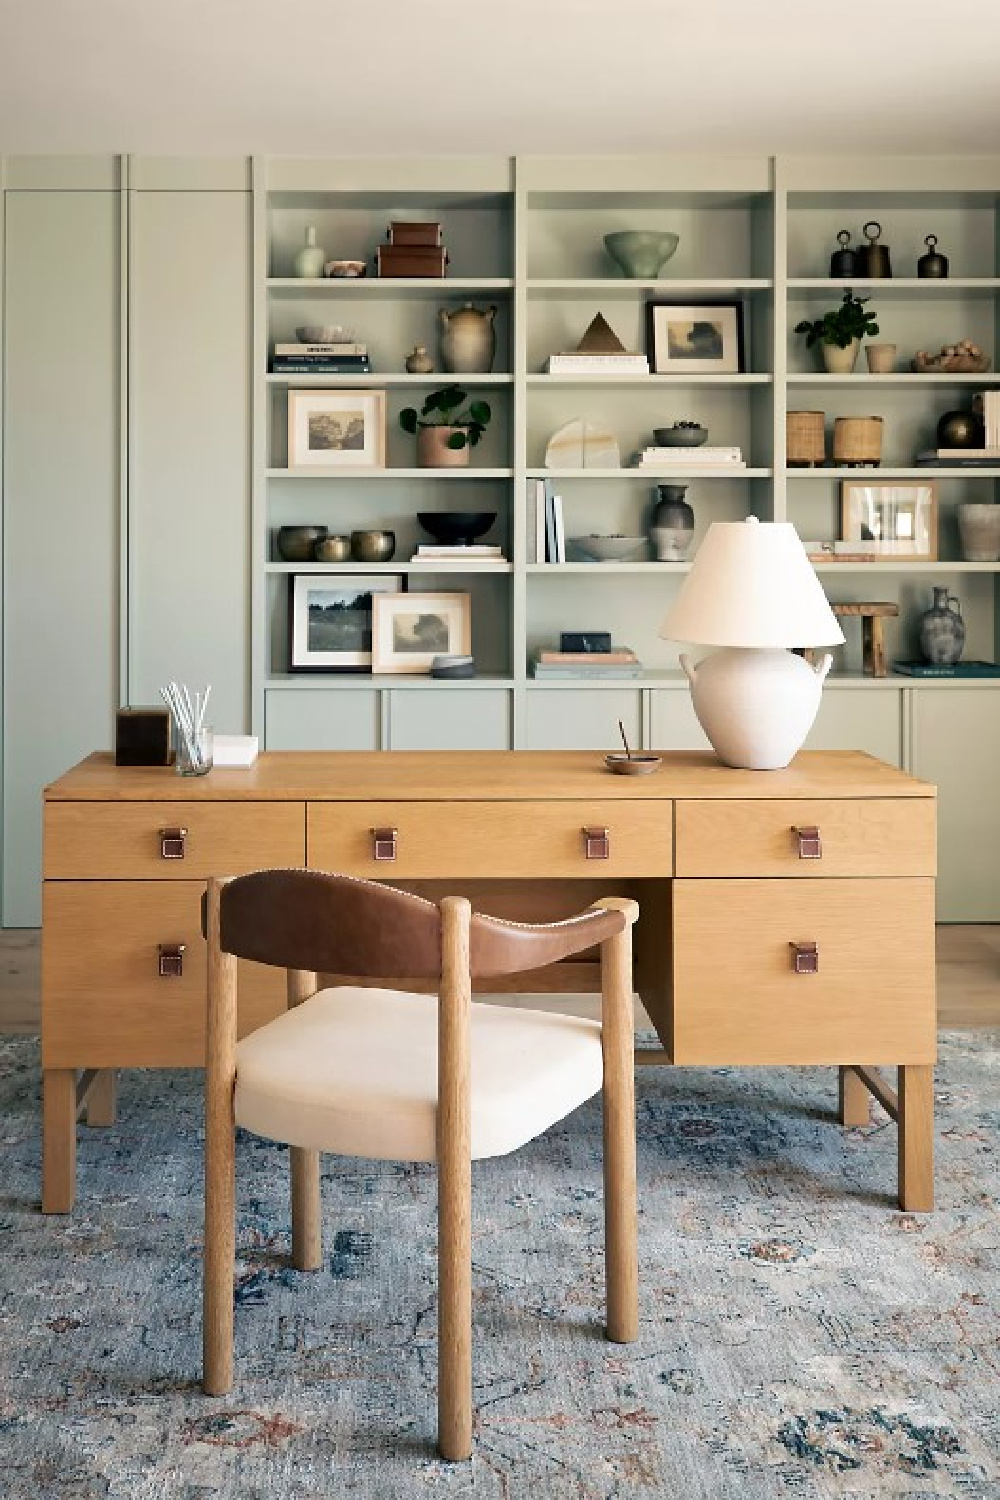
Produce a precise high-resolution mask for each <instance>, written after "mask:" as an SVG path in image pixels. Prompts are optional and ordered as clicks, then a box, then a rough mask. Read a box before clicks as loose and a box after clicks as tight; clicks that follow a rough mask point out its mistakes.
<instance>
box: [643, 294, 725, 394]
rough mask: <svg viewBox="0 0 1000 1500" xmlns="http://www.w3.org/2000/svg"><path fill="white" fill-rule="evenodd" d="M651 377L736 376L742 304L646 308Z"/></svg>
mask: <svg viewBox="0 0 1000 1500" xmlns="http://www.w3.org/2000/svg"><path fill="white" fill-rule="evenodd" d="M646 353H647V354H648V356H649V363H650V368H651V369H652V371H653V374H654V375H736V374H739V373H741V372H742V371H743V370H744V368H745V365H744V348H743V304H742V302H702V303H675V302H664V301H660V300H650V301H648V302H647V303H646Z"/></svg>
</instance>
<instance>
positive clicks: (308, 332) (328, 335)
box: [275, 323, 357, 353]
mask: <svg viewBox="0 0 1000 1500" xmlns="http://www.w3.org/2000/svg"><path fill="white" fill-rule="evenodd" d="M295 337H296V338H297V339H298V341H299V343H300V344H322V345H331V344H332V345H333V346H334V347H335V348H340V349H347V348H350V349H353V348H356V347H357V339H356V337H355V335H354V332H353V330H352V329H350V328H343V327H342V326H341V325H340V324H339V323H304V324H302V326H301V327H300V328H296V330H295ZM279 347H280V348H282V349H284V347H285V346H284V345H283V344H282V345H276V346H275V353H277V350H278V348H279Z"/></svg>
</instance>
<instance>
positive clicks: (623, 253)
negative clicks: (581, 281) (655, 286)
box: [604, 229, 680, 281]
mask: <svg viewBox="0 0 1000 1500" xmlns="http://www.w3.org/2000/svg"><path fill="white" fill-rule="evenodd" d="M679 243H680V236H679V235H676V234H671V232H670V231H669V230H662V231H659V232H658V231H656V230H653V229H619V230H616V231H615V232H614V233H613V234H606V235H605V236H604V246H605V249H606V250H607V252H608V254H609V255H610V256H611V259H612V260H613V261H614V263H615V265H616V266H618V267H619V268H620V270H621V271H622V272H623V273H624V274H625V275H626V276H627V277H629V278H630V279H631V280H633V281H655V280H656V278H657V277H658V276H659V274H660V271H661V270H662V269H663V267H664V266H665V265H666V263H667V261H668V260H669V259H670V257H671V256H672V255H673V253H674V251H675V250H676V249H677V246H678V244H679Z"/></svg>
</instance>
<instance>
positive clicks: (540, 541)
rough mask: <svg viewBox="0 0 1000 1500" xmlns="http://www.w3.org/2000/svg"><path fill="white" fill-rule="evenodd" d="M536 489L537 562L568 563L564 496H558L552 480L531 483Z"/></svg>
mask: <svg viewBox="0 0 1000 1500" xmlns="http://www.w3.org/2000/svg"><path fill="white" fill-rule="evenodd" d="M531 483H533V484H534V487H535V561H536V562H549V563H564V562H565V561H566V526H565V522H564V520H563V501H562V495H557V494H556V493H555V490H554V489H553V487H552V481H551V479H535V480H533V481H531Z"/></svg>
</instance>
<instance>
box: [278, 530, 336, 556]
mask: <svg viewBox="0 0 1000 1500" xmlns="http://www.w3.org/2000/svg"><path fill="white" fill-rule="evenodd" d="M325 536H326V527H325V526H279V527H278V536H277V544H278V556H279V557H280V558H281V559H282V561H283V562H309V561H310V560H311V558H312V556H313V549H314V548H315V546H316V544H317V543H318V542H321V541H322V540H323V538H324V537H325Z"/></svg>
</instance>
